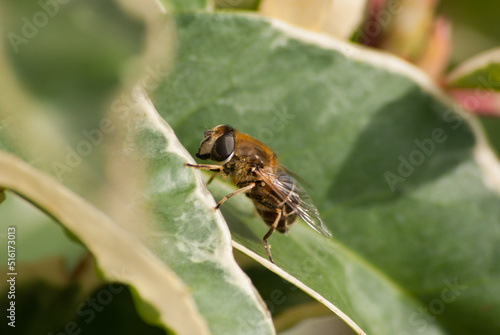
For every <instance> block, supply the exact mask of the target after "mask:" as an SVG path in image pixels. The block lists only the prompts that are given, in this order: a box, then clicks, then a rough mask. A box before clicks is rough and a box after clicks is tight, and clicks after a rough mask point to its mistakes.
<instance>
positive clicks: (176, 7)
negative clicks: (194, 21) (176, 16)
mask: <svg viewBox="0 0 500 335" xmlns="http://www.w3.org/2000/svg"><path fill="white" fill-rule="evenodd" d="M161 3H162V4H164V5H165V6H166V8H167V10H173V11H176V12H182V11H185V12H187V11H195V10H212V9H213V7H214V4H213V1H212V0H161Z"/></svg>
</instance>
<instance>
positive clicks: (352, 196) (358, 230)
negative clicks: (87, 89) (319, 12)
mask: <svg viewBox="0 0 500 335" xmlns="http://www.w3.org/2000/svg"><path fill="white" fill-rule="evenodd" d="M177 29H178V36H179V50H178V56H177V60H176V63H175V66H174V68H173V69H172V71H171V74H170V76H169V77H168V78H167V79H166V80H165V81H164V82H163V83H162V85H161V86H160V87H159V88H158V89H157V90H155V91H154V92H151V95H152V97H153V101H154V104H155V106H156V107H157V109H158V110H159V112H160V113H161V115H162V116H163V118H164V119H165V120H167V122H168V123H169V124H170V125H171V126H172V127H173V128H174V130H175V132H176V134H177V136H178V137H179V139H180V140H181V142H182V143H183V145H184V146H185V147H186V148H187V149H188V151H189V152H190V153H192V154H194V153H195V152H196V151H197V149H198V146H199V143H200V141H201V140H202V138H203V130H204V129H205V128H211V127H213V126H215V125H218V124H223V123H227V124H231V125H232V126H234V127H237V128H239V129H240V131H242V132H245V133H248V134H251V135H253V136H255V137H257V138H259V139H260V140H262V141H264V142H265V143H267V144H269V145H271V146H272V148H273V149H275V150H276V152H277V153H278V154H279V155H280V157H281V159H282V162H283V164H284V165H285V166H286V167H288V168H289V169H291V170H292V171H294V172H296V173H298V174H299V175H301V176H302V177H303V178H305V179H306V180H307V182H308V183H310V184H311V185H312V187H311V188H310V194H311V197H312V199H313V201H314V203H315V204H316V205H317V207H318V208H319V210H320V212H321V213H322V215H323V216H324V218H325V221H326V223H327V225H328V226H329V227H330V229H331V231H332V232H333V234H334V237H335V238H334V239H333V240H330V239H326V238H324V237H321V236H319V235H318V234H316V233H315V232H314V231H312V230H311V229H310V228H308V227H307V226H305V225H304V224H303V223H302V222H300V223H297V224H296V225H295V226H294V227H293V228H292V229H291V232H290V234H288V235H280V234H278V233H275V234H274V235H273V236H272V237H271V238H270V240H269V242H270V244H271V245H272V246H273V249H272V250H273V256H274V257H275V261H276V265H272V264H269V262H268V261H267V260H266V259H265V256H264V255H265V252H264V250H263V247H262V244H261V238H262V236H263V235H264V234H265V233H266V232H267V226H266V225H265V224H264V223H263V222H262V220H261V219H260V218H259V217H257V216H256V215H255V212H254V210H253V209H252V205H251V203H250V201H249V200H248V199H246V198H245V197H240V198H238V197H236V198H232V199H230V200H229V201H228V202H227V203H225V204H224V205H223V208H222V210H223V213H224V216H225V218H226V220H227V222H228V224H229V226H230V228H231V232H232V236H233V240H234V245H235V247H236V248H238V249H240V250H241V251H243V252H245V253H247V254H248V255H250V256H251V257H253V258H255V259H256V260H258V261H259V262H261V263H262V264H264V265H265V266H266V267H268V268H269V269H271V270H272V271H274V272H276V273H278V274H279V275H281V276H282V277H284V278H286V279H287V280H290V281H291V282H292V283H294V284H295V285H297V286H299V287H300V288H302V289H303V290H305V291H306V292H308V293H310V294H311V295H312V296H313V297H315V298H317V299H318V300H320V301H321V302H323V303H325V305H327V306H328V307H329V308H331V309H332V310H333V311H335V312H336V313H337V314H339V315H340V316H341V317H342V318H343V319H344V320H346V321H347V322H349V324H350V325H351V327H353V329H355V330H356V331H358V332H359V333H362V332H365V333H368V334H400V333H408V334H414V333H418V332H423V333H426V334H444V333H447V332H453V333H455V334H470V333H482V334H496V333H498V330H499V329H500V323H499V321H498V319H497V317H496V316H497V315H498V314H499V313H500V300H499V298H498V297H500V291H499V287H500V277H499V276H498V274H499V273H500V264H499V263H498V262H496V261H495V259H497V257H498V252H499V250H500V249H499V248H498V246H499V245H500V243H499V242H500V229H499V227H498V217H500V209H499V208H498V206H497V204H498V201H499V197H498V193H497V191H494V190H492V189H490V188H488V187H486V186H485V184H484V180H485V179H489V180H490V182H492V184H491V185H492V187H494V188H495V189H496V190H499V189H500V187H499V182H498V180H499V179H498V176H499V172H498V171H499V164H498V161H497V160H495V159H494V158H492V155H491V151H489V149H488V148H486V147H484V146H482V135H481V134H479V133H476V135H474V133H473V132H472V130H471V127H470V126H469V123H468V122H466V121H465V120H463V119H462V118H461V117H460V116H458V115H457V114H456V112H457V110H454V108H453V107H452V104H451V102H450V101H449V100H447V98H445V96H444V94H443V93H442V92H441V91H440V90H439V89H438V88H436V87H435V86H434V85H433V84H432V83H431V80H430V79H428V78H427V77H426V76H425V75H424V74H422V73H421V72H419V71H418V70H416V69H414V68H412V67H410V66H409V65H408V64H406V63H404V62H402V61H401V60H399V59H396V58H394V57H391V56H387V55H382V54H379V53H375V52H371V51H367V50H363V49H358V48H355V47H353V46H351V45H348V44H344V43H340V42H337V41H334V40H331V39H329V38H327V37H325V36H322V35H316V34H314V33H308V32H305V31H302V30H300V29H297V28H293V27H290V26H287V25H285V24H283V23H279V22H277V21H273V20H264V19H261V18H258V17H254V16H246V15H235V14H216V15H213V14H192V15H191V14H184V15H179V16H177ZM471 121H473V120H471ZM477 139H480V141H479V144H480V146H481V151H479V150H478V151H477V152H476V153H477V154H478V157H479V158H480V156H481V155H483V154H484V156H485V157H488V159H490V162H489V163H488V165H487V166H482V165H481V166H480V165H479V164H478V162H476V161H475V159H474V152H473V148H474V146H475V145H476V140H477ZM480 153H481V155H480ZM481 162H483V160H481ZM483 169H484V170H485V171H489V172H491V173H490V174H488V175H485V174H484V173H483ZM495 178H496V179H495ZM211 189H212V191H213V193H214V194H215V198H216V199H220V198H221V197H222V196H223V195H225V194H227V193H229V192H230V191H232V190H234V188H233V187H231V186H228V185H227V184H226V183H222V182H215V183H214V185H213V186H212V188H211ZM481 306H488V308H481ZM339 309H340V310H339ZM344 313H345V314H344Z"/></svg>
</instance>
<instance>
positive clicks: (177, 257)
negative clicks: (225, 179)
mask: <svg viewBox="0 0 500 335" xmlns="http://www.w3.org/2000/svg"><path fill="white" fill-rule="evenodd" d="M141 92H142V91H141V90H138V91H137V92H134V93H133V94H132V95H133V97H134V99H135V104H134V105H133V107H132V108H130V109H129V111H128V113H127V118H126V119H124V120H125V121H123V122H122V121H121V120H120V119H121V118H122V117H123V115H122V114H118V115H114V114H110V115H108V117H107V120H108V121H109V122H110V124H112V125H113V129H114V130H113V133H112V134H108V136H110V137H108V140H109V142H108V143H106V144H104V149H103V150H106V151H107V152H108V160H109V163H108V164H109V167H108V168H109V169H111V170H112V171H114V172H113V173H112V174H111V176H112V180H111V181H110V184H109V185H108V187H110V188H111V189H113V190H114V191H113V192H112V193H111V194H109V193H108V192H105V193H103V194H101V195H100V197H101V198H100V199H101V201H102V200H103V199H104V200H105V201H104V204H102V205H101V206H102V207H104V208H105V209H106V210H107V214H108V215H110V216H111V217H113V218H114V221H112V220H110V219H109V218H107V217H106V216H105V215H104V214H103V213H102V212H100V211H99V210H98V209H97V208H95V207H93V206H91V205H90V204H88V203H86V202H85V201H83V200H82V199H80V198H78V197H77V196H76V195H75V194H72V193H71V192H69V190H67V189H65V188H64V187H63V186H61V185H59V184H58V183H55V182H54V181H53V180H52V179H51V178H48V177H47V176H45V175H44V174H42V173H40V172H39V171H37V170H35V169H33V168H32V167H30V166H28V165H27V164H25V163H23V162H22V161H20V160H19V159H18V158H16V157H14V156H10V155H7V154H2V155H4V156H5V157H4V162H3V163H2V162H0V164H3V165H2V166H3V168H2V176H0V185H2V186H4V187H5V188H7V189H10V190H13V191H15V192H17V193H19V194H21V195H22V196H23V197H25V198H27V199H29V200H30V201H31V202H33V203H34V204H36V205H37V206H38V207H40V208H42V209H43V210H44V211H46V212H47V213H48V214H49V215H51V216H53V217H55V218H56V219H57V220H58V221H59V222H61V223H62V224H63V225H64V226H65V227H66V228H67V229H68V230H69V231H70V232H71V233H72V234H73V235H75V236H76V237H77V238H78V239H79V240H80V241H81V242H82V243H83V244H84V245H85V246H86V247H87V248H88V249H89V250H90V251H91V252H92V253H93V254H94V256H95V257H96V260H97V263H98V265H99V269H100V271H101V272H102V273H103V275H104V276H105V277H106V278H107V279H108V280H117V281H122V282H124V283H127V284H129V285H130V287H131V290H132V292H134V293H135V294H136V296H137V297H138V298H139V299H138V304H137V305H138V309H139V312H140V314H141V315H142V316H143V317H144V318H145V319H146V320H148V321H149V322H152V323H155V324H160V325H164V326H166V327H169V328H170V327H171V328H172V329H173V330H175V331H178V332H179V333H186V334H191V333H197V334H198V333H200V334H204V333H208V329H210V332H212V333H214V334H220V333H221V332H223V331H225V330H227V329H241V330H242V331H243V330H244V331H250V330H256V331H258V332H259V333H261V334H273V333H274V329H273V326H272V324H271V322H270V317H269V315H268V313H267V312H266V311H265V309H264V304H263V302H262V300H261V299H260V297H258V296H257V294H256V292H255V290H254V289H253V286H252V285H251V283H250V281H249V279H248V277H246V276H245V275H244V273H243V272H242V271H241V269H240V268H239V267H238V266H237V264H236V262H235V261H234V259H233V257H232V253H231V245H230V236H229V232H228V230H227V226H226V225H225V224H224V221H223V219H222V216H221V215H220V213H215V212H214V211H213V207H214V206H215V203H213V202H212V203H210V202H207V197H206V194H204V193H203V192H204V191H203V189H202V188H201V185H202V183H201V180H199V179H196V178H195V174H194V172H193V171H192V170H190V169H186V168H185V167H184V165H183V164H184V163H185V162H186V161H188V160H190V157H189V155H188V154H187V153H186V152H185V151H184V149H183V148H182V147H181V146H180V144H179V142H178V141H177V139H176V137H175V135H174V134H173V132H172V131H171V130H170V129H169V128H168V125H166V124H165V123H164V122H163V120H161V118H159V117H158V115H157V114H156V111H155V110H154V108H153V107H152V105H151V104H150V103H149V102H148V100H147V99H146V97H144V96H143V94H142V93H141ZM94 133H95V132H94ZM0 142H4V141H0ZM25 170H26V171H27V172H24V171H25ZM114 183H116V184H114ZM49 185H52V187H50V186H49ZM41 192H42V193H41ZM42 194H43V196H42ZM63 195H64V196H65V197H66V198H67V200H66V201H65V203H66V206H64V207H62V208H59V207H58V204H61V203H62V197H63ZM96 196H97V195H96ZM103 197H104V198H103ZM106 197H107V198H108V199H106ZM83 212H84V213H85V214H83ZM129 233H132V234H133V235H129ZM109 239H111V240H112V241H113V243H108V240H109ZM130 246H134V247H133V248H131V247H130ZM162 261H163V262H162ZM165 264H167V266H165ZM172 270H173V271H172ZM177 276H179V277H180V278H178V277H177ZM180 279H182V281H183V282H181V281H180ZM186 284H187V285H188V286H187V287H189V291H190V292H189V293H188V291H187V287H186V286H184V285H186ZM156 291H160V292H161V294H160V293H155V292H156ZM193 298H194V300H192V299H193ZM195 303H196V305H195ZM199 313H201V314H199ZM227 315H231V318H228V317H227ZM248 318H251V320H252V322H251V323H249V322H248V321H247V320H248Z"/></svg>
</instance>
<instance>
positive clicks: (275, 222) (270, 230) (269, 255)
mask: <svg viewBox="0 0 500 335" xmlns="http://www.w3.org/2000/svg"><path fill="white" fill-rule="evenodd" d="M276 211H277V212H278V215H277V216H276V219H275V220H274V222H273V224H272V225H271V228H269V231H268V232H267V234H266V235H264V237H263V238H262V243H263V244H264V247H265V248H266V253H267V256H268V257H269V260H270V261H271V263H274V261H273V257H272V256H271V246H270V245H269V243H268V242H267V239H268V238H269V237H271V235H272V234H273V233H274V230H275V229H276V227H277V226H278V223H279V222H280V219H281V212H282V209H281V208H276Z"/></svg>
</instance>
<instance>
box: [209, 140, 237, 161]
mask: <svg viewBox="0 0 500 335" xmlns="http://www.w3.org/2000/svg"><path fill="white" fill-rule="evenodd" d="M234 145H235V143H234V135H233V134H224V135H222V136H221V137H219V138H218V139H217V140H216V141H215V143H214V146H213V148H212V160H213V161H215V162H222V163H223V164H225V163H227V162H228V161H229V160H230V159H231V158H232V156H233V154H234Z"/></svg>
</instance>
